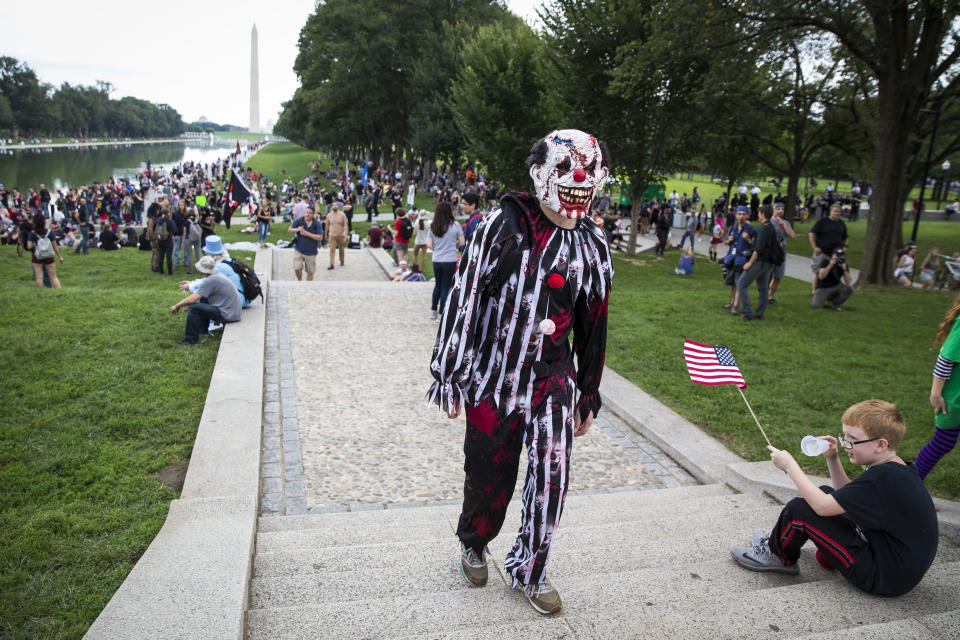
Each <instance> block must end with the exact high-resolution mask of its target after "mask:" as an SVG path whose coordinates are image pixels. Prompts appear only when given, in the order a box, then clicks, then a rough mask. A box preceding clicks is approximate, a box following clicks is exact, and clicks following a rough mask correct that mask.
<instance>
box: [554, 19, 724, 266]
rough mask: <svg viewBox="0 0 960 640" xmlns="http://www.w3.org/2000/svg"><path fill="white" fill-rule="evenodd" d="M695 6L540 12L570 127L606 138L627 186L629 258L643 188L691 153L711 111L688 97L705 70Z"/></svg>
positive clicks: (704, 42) (701, 25) (704, 39)
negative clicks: (630, 206) (629, 199)
mask: <svg viewBox="0 0 960 640" xmlns="http://www.w3.org/2000/svg"><path fill="white" fill-rule="evenodd" d="M696 5H697V3H671V2H667V1H665V0H660V1H654V0H646V1H643V0H596V1H591V0H569V1H560V0H554V2H552V3H551V4H549V5H547V6H545V7H544V9H543V10H542V12H541V18H542V19H543V21H544V24H545V25H546V32H547V39H548V41H549V43H550V47H549V50H551V51H554V52H555V55H556V59H557V65H558V67H559V69H560V73H559V77H558V83H557V85H558V87H557V88H558V90H559V91H560V94H561V96H562V105H563V106H564V115H565V116H566V118H567V119H568V120H567V121H568V122H570V123H571V125H572V126H576V127H578V128H581V129H584V130H586V131H590V132H591V133H593V134H595V135H597V137H599V138H601V139H603V140H605V141H606V142H607V144H608V146H609V149H610V154H611V156H612V159H613V161H614V162H615V163H616V165H615V174H616V175H618V176H619V177H620V178H621V179H622V180H625V181H628V182H629V183H630V189H631V200H632V201H633V210H632V212H631V219H632V223H631V225H630V241H629V244H628V250H629V251H631V252H632V251H634V250H635V249H636V233H637V227H638V225H637V222H638V219H639V211H640V207H641V204H642V203H641V197H642V195H643V193H644V191H646V188H647V187H648V186H649V185H650V184H652V183H655V182H659V181H660V180H661V179H662V178H663V176H664V174H665V173H666V172H667V171H669V170H671V169H672V168H675V167H678V166H683V165H684V164H685V163H687V162H688V161H689V160H690V159H692V158H693V157H694V156H695V155H696V153H697V151H698V149H697V147H696V142H697V140H698V137H699V136H700V135H701V133H702V131H703V130H704V124H703V123H704V118H705V117H707V116H708V115H709V111H706V112H705V111H704V110H703V105H698V104H696V102H695V101H694V100H693V94H694V92H695V91H696V89H697V88H698V87H699V86H700V83H701V82H702V79H703V78H704V77H705V75H706V74H707V72H708V67H709V64H710V56H709V49H708V46H707V45H708V38H707V36H706V35H705V33H704V30H705V29H707V28H708V27H709V25H708V24H705V23H704V20H703V14H702V13H701V12H700V11H699V10H700V9H701V7H698V6H696ZM698 13H699V15H698ZM570 80H572V81H570Z"/></svg>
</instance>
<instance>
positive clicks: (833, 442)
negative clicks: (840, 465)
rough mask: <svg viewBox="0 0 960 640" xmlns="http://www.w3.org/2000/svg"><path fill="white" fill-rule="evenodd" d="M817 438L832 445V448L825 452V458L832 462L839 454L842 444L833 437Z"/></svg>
mask: <svg viewBox="0 0 960 640" xmlns="http://www.w3.org/2000/svg"><path fill="white" fill-rule="evenodd" d="M817 438H819V439H820V440H826V441H827V442H829V443H830V448H829V449H827V450H826V451H825V452H824V454H823V457H824V458H826V459H828V460H832V459H833V458H836V457H837V454H838V453H839V452H840V449H839V444H840V443H838V442H837V439H836V438H834V437H833V436H817Z"/></svg>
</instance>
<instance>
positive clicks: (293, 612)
mask: <svg viewBox="0 0 960 640" xmlns="http://www.w3.org/2000/svg"><path fill="white" fill-rule="evenodd" d="M780 507H781V506H780V505H779V504H778V503H776V502H775V501H773V500H772V499H771V498H770V497H769V496H768V495H766V494H762V493H752V494H751V493H747V494H735V493H733V492H731V490H730V489H729V488H728V487H726V486H725V485H721V484H716V485H705V486H699V487H685V488H677V489H662V490H656V491H652V490H649V491H637V490H630V491H622V492H621V491H617V492H611V493H601V494H580V495H571V496H570V497H569V499H568V502H567V506H566V508H565V512H564V516H563V525H562V526H561V528H560V529H559V531H558V535H557V540H556V544H555V546H554V550H553V554H552V558H551V565H550V576H551V580H552V581H553V582H554V584H555V585H556V586H557V588H558V590H559V591H560V593H561V595H562V596H563V599H564V608H563V611H562V612H561V613H560V614H558V615H556V616H551V617H542V616H539V615H538V614H536V613H535V612H534V611H533V610H532V609H531V608H530V607H529V604H528V603H527V602H526V600H525V599H524V598H523V596H522V595H521V594H520V592H519V591H515V590H512V589H510V587H509V585H508V584H507V581H506V579H505V577H504V574H503V572H502V570H501V564H500V563H501V562H502V560H503V557H504V555H505V553H506V551H507V549H508V547H509V545H511V544H512V542H513V535H512V531H513V530H514V528H515V527H516V525H517V523H518V522H519V503H518V502H516V501H515V502H514V503H513V504H511V505H510V507H509V509H508V515H507V520H506V523H507V524H506V525H505V527H504V530H503V531H502V532H501V534H500V536H499V537H498V539H497V540H495V541H494V542H493V543H491V545H490V547H491V556H490V581H489V583H488V585H487V586H486V587H484V588H480V589H477V588H473V587H471V586H470V585H468V584H467V583H466V581H465V580H464V579H463V578H462V576H461V575H460V573H459V568H458V566H457V551H458V545H457V541H456V538H455V530H456V521H457V516H458V515H459V507H458V506H457V505H440V506H431V507H419V508H403V509H386V510H384V509H378V510H373V511H357V512H344V513H329V514H322V515H307V516H287V517H281V518H277V517H269V518H261V520H260V530H259V533H258V534H257V555H256V557H255V560H254V566H253V574H252V578H251V582H250V593H249V605H248V606H249V608H248V611H247V615H246V638H247V639H248V640H260V639H261V638H263V639H266V638H280V639H282V638H422V639H428V638H435V639H439V638H455V639H462V640H473V639H479V638H491V637H504V638H514V637H517V638H527V637H530V638H540V637H545V638H577V639H579V640H585V639H588V638H663V637H670V636H672V637H675V638H696V637H720V638H734V637H736V638H769V637H784V638H786V637H810V638H819V637H822V638H826V637H827V635H830V637H840V638H881V637H884V638H885V637H894V636H895V634H896V635H900V636H901V637H904V638H912V637H918V638H919V637H930V638H937V637H943V638H946V637H958V636H960V614H957V612H958V611H960V592H958V590H957V589H956V585H957V584H960V547H958V546H957V545H956V544H954V543H953V542H952V541H950V540H949V539H948V538H947V537H941V546H940V551H939V553H938V556H937V560H936V562H935V564H934V567H932V568H931V570H930V572H929V573H928V575H927V577H926V578H925V579H924V581H923V583H921V585H920V586H919V587H918V588H917V589H915V590H914V591H913V592H912V593H910V594H908V595H907V596H904V597H902V598H893V599H887V598H875V597H872V596H867V595H865V594H862V593H860V592H858V591H856V590H855V589H853V588H852V587H850V586H848V585H847V583H846V582H845V581H844V580H843V579H842V577H840V576H839V574H837V573H836V572H829V571H826V570H824V569H823V568H821V567H820V566H819V565H818V564H817V563H816V561H815V559H814V557H813V556H814V548H813V546H812V545H808V547H807V548H805V549H804V554H803V556H802V557H801V560H800V575H798V576H784V575H780V574H766V573H754V572H750V571H746V570H743V569H741V568H740V567H738V566H737V565H736V564H735V563H734V561H733V560H732V558H730V555H729V548H730V546H732V545H734V544H745V543H746V541H747V540H748V539H749V536H750V534H751V533H752V532H753V531H755V530H764V529H768V528H769V527H770V526H771V524H772V522H773V521H774V519H775V518H776V515H777V514H778V513H779V510H780ZM810 611H813V612H818V613H815V614H814V615H811V614H809V613H808V612H810ZM771 625H773V626H771ZM817 634H824V635H817ZM837 634H841V635H837ZM843 634H846V635H843ZM851 634H852V635H851ZM857 634H860V635H857ZM871 634H873V635H871ZM923 634H926V635H923Z"/></svg>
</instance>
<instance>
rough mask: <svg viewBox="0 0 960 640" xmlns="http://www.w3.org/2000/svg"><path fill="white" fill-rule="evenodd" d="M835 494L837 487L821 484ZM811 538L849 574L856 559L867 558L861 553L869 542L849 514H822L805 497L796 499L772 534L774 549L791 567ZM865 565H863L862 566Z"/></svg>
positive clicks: (843, 571)
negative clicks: (858, 530)
mask: <svg viewBox="0 0 960 640" xmlns="http://www.w3.org/2000/svg"><path fill="white" fill-rule="evenodd" d="M820 488H821V489H822V490H823V492H824V493H833V487H830V486H826V485H824V486H822V487H820ZM807 540H811V541H812V542H813V544H815V545H817V549H819V550H820V551H821V552H822V554H823V556H824V557H825V558H826V560H827V561H828V562H830V564H832V565H833V566H834V567H835V568H836V569H837V570H838V571H839V572H840V573H841V574H843V575H844V576H846V575H847V574H849V573H850V572H851V570H852V568H853V565H854V563H855V562H857V561H860V562H864V561H866V556H867V555H868V554H860V551H861V550H862V549H863V548H864V547H865V546H866V544H867V543H866V542H865V541H864V540H863V538H861V537H860V535H859V534H858V533H857V525H856V523H854V521H853V519H852V518H850V516H848V515H846V514H841V515H839V516H819V515H817V514H816V512H815V511H814V510H813V508H812V507H811V506H810V505H809V504H808V503H807V501H806V500H804V499H803V498H794V499H793V500H791V501H790V502H788V503H787V505H786V506H785V507H784V508H783V511H781V512H780V519H779V520H778V521H777V524H776V526H775V527H774V528H773V531H772V532H771V533H770V550H771V551H773V552H774V553H775V554H777V556H779V558H780V560H782V561H783V563H784V564H785V565H787V566H790V565H793V564H796V562H797V560H799V559H800V548H801V547H802V546H803V545H804V544H805V543H806V541H807ZM858 568H862V567H858Z"/></svg>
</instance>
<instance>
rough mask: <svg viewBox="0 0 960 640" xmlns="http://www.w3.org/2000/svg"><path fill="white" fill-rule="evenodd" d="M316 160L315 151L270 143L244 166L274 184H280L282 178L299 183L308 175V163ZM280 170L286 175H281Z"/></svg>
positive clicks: (282, 143)
mask: <svg viewBox="0 0 960 640" xmlns="http://www.w3.org/2000/svg"><path fill="white" fill-rule="evenodd" d="M316 159H317V152H316V151H311V150H309V149H305V148H303V147H301V146H299V145H296V144H294V143H292V142H272V143H270V144H268V145H267V146H266V147H264V148H263V149H260V150H259V151H257V152H256V153H255V154H253V155H252V156H251V157H250V159H249V160H247V162H246V164H245V165H244V166H246V167H250V168H251V169H253V170H254V171H256V172H258V173H262V174H265V175H267V176H270V178H271V179H272V180H273V181H274V183H276V184H280V182H282V181H283V179H284V178H290V179H291V180H295V181H298V182H299V181H300V180H302V179H303V177H304V176H308V175H310V173H311V171H310V163H311V162H313V161H314V160H316ZM281 170H285V171H286V173H284V174H281Z"/></svg>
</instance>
